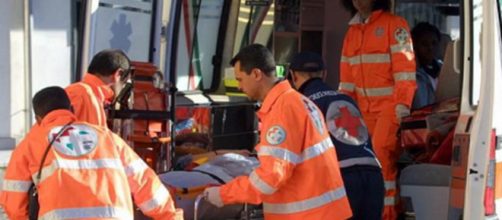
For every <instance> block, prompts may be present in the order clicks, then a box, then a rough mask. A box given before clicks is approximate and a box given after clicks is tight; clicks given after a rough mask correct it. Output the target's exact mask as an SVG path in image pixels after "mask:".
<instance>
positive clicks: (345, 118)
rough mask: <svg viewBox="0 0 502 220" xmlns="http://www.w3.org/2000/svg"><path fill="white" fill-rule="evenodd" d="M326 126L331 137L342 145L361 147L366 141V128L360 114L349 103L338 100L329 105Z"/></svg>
mask: <svg viewBox="0 0 502 220" xmlns="http://www.w3.org/2000/svg"><path fill="white" fill-rule="evenodd" d="M326 124H327V126H328V130H329V133H330V134H331V136H333V137H334V138H335V139H336V140H338V141H340V142H342V143H344V144H350V145H361V144H364V143H365V142H366V141H368V138H369V134H368V128H367V127H366V124H365V123H364V121H363V119H362V118H361V113H360V112H359V111H358V110H357V108H356V107H355V106H354V105H353V104H352V103H350V102H347V101H344V100H338V101H334V102H332V103H330V105H329V107H328V111H327V112H326Z"/></svg>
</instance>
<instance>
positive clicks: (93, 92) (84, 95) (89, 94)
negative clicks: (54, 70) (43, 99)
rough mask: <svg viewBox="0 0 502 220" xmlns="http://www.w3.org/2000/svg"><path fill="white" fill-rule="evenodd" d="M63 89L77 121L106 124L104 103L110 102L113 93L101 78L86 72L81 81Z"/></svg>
mask: <svg viewBox="0 0 502 220" xmlns="http://www.w3.org/2000/svg"><path fill="white" fill-rule="evenodd" d="M65 90H66V93H67V94H68V97H70V100H71V105H72V106H73V111H74V112H75V116H77V119H78V120H79V121H85V122H88V123H91V124H95V125H99V126H105V127H106V126H107V125H106V113H105V109H104V103H105V102H110V101H111V99H113V96H114V93H113V90H112V89H111V88H110V87H108V86H107V85H105V84H104V83H103V81H101V79H99V78H98V77H97V76H95V75H92V74H89V73H87V74H85V75H84V78H83V79H82V81H81V82H78V83H73V84H71V85H69V86H68V87H66V88H65Z"/></svg>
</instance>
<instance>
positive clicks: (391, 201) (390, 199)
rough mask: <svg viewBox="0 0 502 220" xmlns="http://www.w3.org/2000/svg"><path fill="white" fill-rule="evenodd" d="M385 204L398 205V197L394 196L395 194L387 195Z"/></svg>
mask: <svg viewBox="0 0 502 220" xmlns="http://www.w3.org/2000/svg"><path fill="white" fill-rule="evenodd" d="M383 204H384V205H385V206H393V205H396V198H394V196H386V197H385V199H384V202H383Z"/></svg>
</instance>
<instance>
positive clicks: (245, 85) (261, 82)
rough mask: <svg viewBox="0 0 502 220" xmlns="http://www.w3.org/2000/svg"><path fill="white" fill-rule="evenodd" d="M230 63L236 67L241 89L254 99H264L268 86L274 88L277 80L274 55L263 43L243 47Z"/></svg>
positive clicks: (235, 70) (236, 75) (235, 71)
mask: <svg viewBox="0 0 502 220" xmlns="http://www.w3.org/2000/svg"><path fill="white" fill-rule="evenodd" d="M230 64H231V65H232V66H233V67H234V74H235V79H236V80H237V81H238V82H239V89H240V90H241V91H243V92H244V93H246V95H247V96H248V97H249V98H250V99H252V100H263V99H264V98H265V95H266V93H267V92H268V88H272V87H273V85H274V84H275V83H276V81H277V78H276V77H275V61H274V56H273V55H272V53H271V52H270V51H269V50H268V49H267V48H266V47H265V46H263V45H260V44H252V45H249V46H247V47H244V48H242V50H241V51H239V53H238V54H237V55H235V57H234V58H233V59H232V61H230Z"/></svg>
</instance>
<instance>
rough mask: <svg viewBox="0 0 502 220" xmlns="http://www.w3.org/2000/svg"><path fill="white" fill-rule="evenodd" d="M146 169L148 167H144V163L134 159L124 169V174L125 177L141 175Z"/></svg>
mask: <svg viewBox="0 0 502 220" xmlns="http://www.w3.org/2000/svg"><path fill="white" fill-rule="evenodd" d="M147 168H148V165H146V163H145V161H143V160H142V159H136V160H135V161H133V162H131V163H130V164H129V165H127V167H125V172H126V174H127V176H132V175H134V174H138V173H143V172H144V171H145V170H146V169H147Z"/></svg>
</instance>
